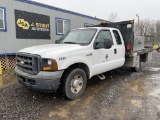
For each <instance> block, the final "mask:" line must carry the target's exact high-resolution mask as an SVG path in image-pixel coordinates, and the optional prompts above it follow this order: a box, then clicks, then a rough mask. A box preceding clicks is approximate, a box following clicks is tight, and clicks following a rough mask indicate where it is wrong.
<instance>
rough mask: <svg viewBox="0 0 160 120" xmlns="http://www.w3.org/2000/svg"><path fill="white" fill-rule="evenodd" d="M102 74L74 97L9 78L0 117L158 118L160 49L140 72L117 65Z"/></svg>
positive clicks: (63, 119) (25, 119)
mask: <svg viewBox="0 0 160 120" xmlns="http://www.w3.org/2000/svg"><path fill="white" fill-rule="evenodd" d="M105 76H106V79H105V80H99V79H98V77H93V78H92V79H91V80H89V81H88V84H87V89H86V91H85V93H84V95H83V96H82V97H81V98H79V99H76V100H74V101H68V100H66V99H64V98H63V96H60V95H57V94H56V93H43V92H36V91H32V90H28V89H26V88H24V87H23V86H21V85H19V84H18V83H17V82H12V83H11V84H9V85H7V86H4V87H3V88H0V120H67V119H68V120H160V53H157V52H155V53H154V54H153V60H152V61H150V62H148V63H145V64H143V68H142V71H141V72H138V73H133V72H131V71H130V70H129V69H127V68H121V69H117V70H114V71H110V72H107V73H105ZM8 79H10V80H9V81H12V80H13V81H15V78H14V77H9V78H8Z"/></svg>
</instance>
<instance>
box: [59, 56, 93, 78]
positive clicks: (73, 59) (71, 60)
mask: <svg viewBox="0 0 160 120" xmlns="http://www.w3.org/2000/svg"><path fill="white" fill-rule="evenodd" d="M75 63H84V64H86V65H87V66H88V68H89V73H90V76H89V78H91V77H92V69H91V66H92V64H91V62H90V61H89V60H88V59H86V58H84V57H81V56H76V57H71V58H69V59H67V60H66V61H64V62H63V63H62V64H61V66H59V69H60V70H65V69H67V68H68V67H69V66H71V65H73V64H75Z"/></svg>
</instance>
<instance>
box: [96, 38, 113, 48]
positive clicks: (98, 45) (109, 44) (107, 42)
mask: <svg viewBox="0 0 160 120" xmlns="http://www.w3.org/2000/svg"><path fill="white" fill-rule="evenodd" d="M112 45H113V41H112V40H111V39H109V38H107V39H104V41H103V42H95V43H94V48H95V49H101V48H105V49H110V48H111V47H112Z"/></svg>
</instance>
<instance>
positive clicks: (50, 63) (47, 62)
mask: <svg viewBox="0 0 160 120" xmlns="http://www.w3.org/2000/svg"><path fill="white" fill-rule="evenodd" d="M41 69H42V70H43V71H56V70H58V64H57V61H56V60H54V59H42V62H41Z"/></svg>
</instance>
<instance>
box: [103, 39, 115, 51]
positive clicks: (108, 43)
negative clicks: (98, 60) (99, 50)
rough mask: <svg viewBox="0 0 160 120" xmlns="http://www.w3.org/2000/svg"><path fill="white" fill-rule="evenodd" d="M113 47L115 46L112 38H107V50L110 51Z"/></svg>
mask: <svg viewBox="0 0 160 120" xmlns="http://www.w3.org/2000/svg"><path fill="white" fill-rule="evenodd" d="M112 45H113V41H112V40H111V39H110V38H106V39H105V40H104V47H105V48H106V49H110V48H111V47H112Z"/></svg>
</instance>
